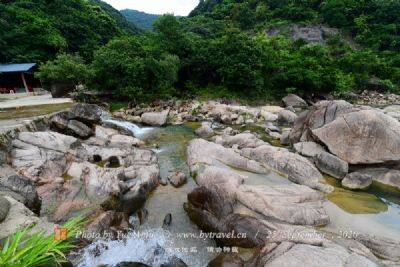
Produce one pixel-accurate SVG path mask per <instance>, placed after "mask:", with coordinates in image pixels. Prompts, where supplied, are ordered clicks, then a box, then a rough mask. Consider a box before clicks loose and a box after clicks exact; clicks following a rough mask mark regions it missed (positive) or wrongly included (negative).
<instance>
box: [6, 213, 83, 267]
mask: <svg viewBox="0 0 400 267" xmlns="http://www.w3.org/2000/svg"><path fill="white" fill-rule="evenodd" d="M83 223H84V221H83V219H82V217H76V218H74V219H71V220H70V221H68V222H67V223H65V224H64V225H63V226H62V227H61V228H66V229H68V238H67V239H66V240H55V239H54V234H52V235H46V234H45V233H44V232H39V233H34V234H30V231H31V230H32V229H31V228H25V229H23V230H20V231H18V232H16V233H15V234H13V235H12V236H10V237H9V238H8V239H7V241H6V242H5V244H4V246H3V247H2V248H0V266H4V267H31V266H32V267H33V266H60V265H61V263H63V262H66V261H67V260H66V256H65V253H67V252H68V251H70V250H71V249H73V248H74V247H75V245H74V237H75V236H76V234H77V233H78V231H80V230H81V228H82V225H83Z"/></svg>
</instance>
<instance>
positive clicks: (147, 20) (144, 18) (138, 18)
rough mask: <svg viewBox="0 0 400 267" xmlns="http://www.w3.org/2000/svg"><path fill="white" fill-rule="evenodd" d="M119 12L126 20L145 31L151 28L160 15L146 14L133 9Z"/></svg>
mask: <svg viewBox="0 0 400 267" xmlns="http://www.w3.org/2000/svg"><path fill="white" fill-rule="evenodd" d="M121 14H122V15H124V16H125V18H126V19H127V20H128V21H130V22H132V23H133V24H135V25H136V26H137V27H139V28H140V29H142V30H146V31H148V30H151V29H152V28H153V23H154V21H156V20H157V19H158V18H159V17H160V15H154V14H148V13H145V12H141V11H137V10H133V9H124V10H121Z"/></svg>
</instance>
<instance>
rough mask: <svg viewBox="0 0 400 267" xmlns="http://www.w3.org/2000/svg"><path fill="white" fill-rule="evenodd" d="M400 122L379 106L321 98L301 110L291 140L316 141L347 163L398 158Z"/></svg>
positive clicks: (387, 160)
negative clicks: (306, 109)
mask: <svg viewBox="0 0 400 267" xmlns="http://www.w3.org/2000/svg"><path fill="white" fill-rule="evenodd" d="M399 133H400V122H398V121H397V120H395V119H393V118H392V117H390V116H388V115H385V114H384V113H382V112H381V111H379V110H375V109H372V108H369V107H364V106H353V105H352V104H350V103H348V102H346V101H343V100H336V101H321V102H318V103H316V104H315V105H314V106H313V107H312V108H311V109H310V110H309V111H307V112H304V113H302V114H301V115H300V116H299V118H298V119H297V120H296V122H295V124H294V127H293V130H292V131H291V134H290V136H291V141H292V143H297V142H299V141H317V142H320V143H323V144H324V145H325V146H326V147H327V148H328V150H329V151H330V152H331V153H332V154H334V155H336V156H338V157H339V158H341V159H342V160H344V161H346V162H348V163H349V164H375V163H387V162H395V161H399V160H400V135H399Z"/></svg>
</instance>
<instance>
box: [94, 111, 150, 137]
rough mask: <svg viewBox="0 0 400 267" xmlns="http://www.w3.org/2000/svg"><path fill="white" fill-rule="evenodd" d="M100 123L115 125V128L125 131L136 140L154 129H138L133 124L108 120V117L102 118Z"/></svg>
mask: <svg viewBox="0 0 400 267" xmlns="http://www.w3.org/2000/svg"><path fill="white" fill-rule="evenodd" d="M102 122H103V123H105V124H111V125H115V126H117V127H119V128H122V129H124V130H125V131H128V132H130V133H131V134H133V136H135V137H137V138H141V137H143V136H144V135H145V134H147V133H148V132H150V131H151V130H152V129H154V128H152V127H143V128H140V127H139V126H137V125H136V124H134V123H131V122H128V121H120V120H116V119H113V118H110V117H108V116H104V117H103V118H102Z"/></svg>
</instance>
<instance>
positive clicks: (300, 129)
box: [290, 100, 359, 144]
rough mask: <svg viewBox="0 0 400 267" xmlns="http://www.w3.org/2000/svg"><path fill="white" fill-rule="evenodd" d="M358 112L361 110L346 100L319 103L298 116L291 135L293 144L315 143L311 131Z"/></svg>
mask: <svg viewBox="0 0 400 267" xmlns="http://www.w3.org/2000/svg"><path fill="white" fill-rule="evenodd" d="M358 110H359V108H355V107H354V106H353V105H352V104H350V103H348V102H346V101H344V100H334V101H320V102H317V103H316V104H315V105H314V106H312V107H311V108H310V110H308V111H304V112H303V113H301V114H300V115H299V116H298V118H297V119H296V121H295V123H294V126H293V129H292V131H291V133H290V139H291V141H292V143H293V144H294V143H298V142H300V141H314V139H313V137H312V136H311V130H314V129H317V128H320V127H322V126H324V125H325V124H328V123H330V122H332V121H334V120H335V119H336V118H337V117H338V116H340V115H342V114H345V113H348V112H352V111H358Z"/></svg>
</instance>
